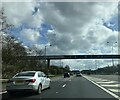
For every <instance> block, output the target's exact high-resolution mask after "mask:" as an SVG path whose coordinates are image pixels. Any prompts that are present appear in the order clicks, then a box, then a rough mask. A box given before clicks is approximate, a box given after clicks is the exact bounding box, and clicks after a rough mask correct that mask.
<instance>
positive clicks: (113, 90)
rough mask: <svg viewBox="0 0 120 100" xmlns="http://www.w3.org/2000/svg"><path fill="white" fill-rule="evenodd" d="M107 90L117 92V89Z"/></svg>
mask: <svg viewBox="0 0 120 100" xmlns="http://www.w3.org/2000/svg"><path fill="white" fill-rule="evenodd" d="M109 90H110V91H112V92H116V93H118V92H119V91H118V89H109Z"/></svg>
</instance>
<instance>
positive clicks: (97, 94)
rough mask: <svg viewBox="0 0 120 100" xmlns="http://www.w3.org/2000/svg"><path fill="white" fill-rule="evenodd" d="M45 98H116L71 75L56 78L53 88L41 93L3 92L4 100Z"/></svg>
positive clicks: (108, 99) (82, 78)
mask: <svg viewBox="0 0 120 100" xmlns="http://www.w3.org/2000/svg"><path fill="white" fill-rule="evenodd" d="M43 98H52V99H53V98H74V99H75V98H86V99H87V98H96V99H94V100H97V99H100V98H101V100H102V98H104V99H107V100H111V99H112V100H118V99H114V97H113V96H112V95H110V94H109V93H107V92H106V91H104V90H102V89H101V88H99V87H98V86H96V85H95V84H93V83H92V82H90V81H89V80H87V79H86V78H84V77H75V76H74V77H73V76H72V77H70V78H58V79H54V80H53V81H52V83H51V88H50V89H46V90H43V91H42V93H41V94H39V95H36V94H34V93H16V94H14V96H10V95H9V94H7V93H4V94H2V99H3V100H6V99H8V100H10V99H12V100H14V99H15V100H17V99H19V100H23V99H25V100H29V99H33V100H34V99H43Z"/></svg>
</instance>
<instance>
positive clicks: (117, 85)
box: [101, 84, 120, 87]
mask: <svg viewBox="0 0 120 100" xmlns="http://www.w3.org/2000/svg"><path fill="white" fill-rule="evenodd" d="M101 86H104V87H119V86H120V84H114V85H101Z"/></svg>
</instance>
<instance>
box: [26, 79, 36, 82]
mask: <svg viewBox="0 0 120 100" xmlns="http://www.w3.org/2000/svg"><path fill="white" fill-rule="evenodd" d="M35 81H36V79H30V80H26V82H31V83H34V82H35Z"/></svg>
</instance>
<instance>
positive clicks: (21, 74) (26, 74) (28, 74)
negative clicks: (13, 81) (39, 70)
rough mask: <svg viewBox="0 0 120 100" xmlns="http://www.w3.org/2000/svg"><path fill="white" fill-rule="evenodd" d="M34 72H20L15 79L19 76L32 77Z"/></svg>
mask: <svg viewBox="0 0 120 100" xmlns="http://www.w3.org/2000/svg"><path fill="white" fill-rule="evenodd" d="M34 75H35V72H21V73H18V74H17V75H16V76H15V77H19V76H34Z"/></svg>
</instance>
